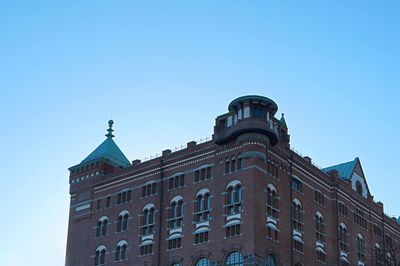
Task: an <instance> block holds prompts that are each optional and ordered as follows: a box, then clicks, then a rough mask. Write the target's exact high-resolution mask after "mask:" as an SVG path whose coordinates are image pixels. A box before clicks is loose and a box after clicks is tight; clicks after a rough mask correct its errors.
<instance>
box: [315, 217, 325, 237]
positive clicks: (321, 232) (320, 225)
mask: <svg viewBox="0 0 400 266" xmlns="http://www.w3.org/2000/svg"><path fill="white" fill-rule="evenodd" d="M315 235H316V240H317V241H318V242H321V243H324V242H325V223H324V217H323V216H322V214H321V213H319V212H317V214H316V215H315Z"/></svg>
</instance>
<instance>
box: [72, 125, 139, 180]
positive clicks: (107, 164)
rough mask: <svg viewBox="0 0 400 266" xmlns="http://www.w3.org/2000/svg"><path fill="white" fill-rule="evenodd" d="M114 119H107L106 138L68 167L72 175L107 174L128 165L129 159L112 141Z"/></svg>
mask: <svg viewBox="0 0 400 266" xmlns="http://www.w3.org/2000/svg"><path fill="white" fill-rule="evenodd" d="M113 125H114V121H112V120H109V121H108V129H107V134H106V135H105V136H106V137H107V138H106V139H105V140H104V141H103V142H102V143H101V144H100V145H99V146H98V147H97V148H96V149H95V150H94V151H92V152H91V153H90V154H89V155H88V156H87V157H86V158H85V159H84V160H83V161H81V162H80V163H79V164H77V165H75V166H72V167H71V168H69V170H70V171H71V177H72V176H74V177H75V176H81V175H83V177H86V176H93V175H99V174H108V173H112V172H115V171H118V169H121V168H125V167H128V166H130V165H131V164H130V162H129V160H128V159H127V158H126V156H125V155H124V154H123V152H122V151H121V150H120V149H119V147H118V146H117V144H116V143H115V142H114V140H113V138H114V137H115V136H114V134H113V132H114V130H113Z"/></svg>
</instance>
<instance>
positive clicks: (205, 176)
mask: <svg viewBox="0 0 400 266" xmlns="http://www.w3.org/2000/svg"><path fill="white" fill-rule="evenodd" d="M194 174H195V176H194V182H195V183H197V182H201V181H205V180H209V179H211V166H209V167H206V168H202V169H200V170H196V171H195V173H194Z"/></svg>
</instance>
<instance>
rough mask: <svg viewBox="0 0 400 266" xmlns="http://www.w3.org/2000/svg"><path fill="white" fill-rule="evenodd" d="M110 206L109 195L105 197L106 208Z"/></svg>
mask: <svg viewBox="0 0 400 266" xmlns="http://www.w3.org/2000/svg"><path fill="white" fill-rule="evenodd" d="M110 206H111V197H110V196H108V197H107V199H106V208H110Z"/></svg>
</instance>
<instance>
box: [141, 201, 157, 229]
mask: <svg viewBox="0 0 400 266" xmlns="http://www.w3.org/2000/svg"><path fill="white" fill-rule="evenodd" d="M154 213H155V209H154V205H152V204H151V205H149V206H148V207H145V208H144V209H143V211H142V222H141V226H140V228H141V230H140V231H141V235H142V236H146V235H151V234H153V233H154V223H155V221H154Z"/></svg>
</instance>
